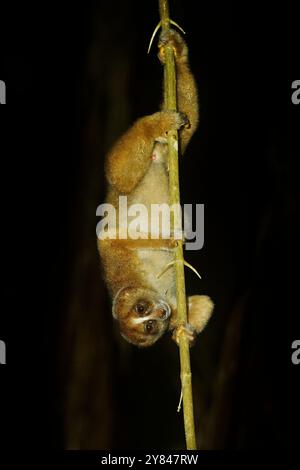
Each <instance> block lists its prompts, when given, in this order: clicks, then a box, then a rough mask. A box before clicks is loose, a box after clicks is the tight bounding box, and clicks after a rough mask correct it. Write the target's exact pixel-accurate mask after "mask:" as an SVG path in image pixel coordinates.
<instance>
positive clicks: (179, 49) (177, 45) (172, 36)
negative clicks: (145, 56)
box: [158, 29, 188, 64]
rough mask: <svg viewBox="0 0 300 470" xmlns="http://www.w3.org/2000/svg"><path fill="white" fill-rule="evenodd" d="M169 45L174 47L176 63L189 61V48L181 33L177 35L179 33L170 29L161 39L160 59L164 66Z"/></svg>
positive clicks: (162, 34)
mask: <svg viewBox="0 0 300 470" xmlns="http://www.w3.org/2000/svg"><path fill="white" fill-rule="evenodd" d="M169 44H170V45H171V46H172V47H173V50H174V55H175V59H176V61H181V62H184V61H187V59H188V48H187V45H186V43H185V41H184V39H183V38H182V37H181V36H180V34H179V33H177V31H175V30H174V29H170V30H169V31H163V32H162V33H161V34H160V37H159V42H158V49H159V51H158V58H159V60H160V61H161V63H162V64H164V63H165V47H166V45H169Z"/></svg>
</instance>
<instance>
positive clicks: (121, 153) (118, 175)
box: [105, 111, 186, 194]
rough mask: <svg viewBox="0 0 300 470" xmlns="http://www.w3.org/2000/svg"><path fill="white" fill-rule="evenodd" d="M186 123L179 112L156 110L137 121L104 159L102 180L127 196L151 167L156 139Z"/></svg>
mask: <svg viewBox="0 0 300 470" xmlns="http://www.w3.org/2000/svg"><path fill="white" fill-rule="evenodd" d="M185 123H186V117H185V116H184V115H183V114H182V113H176V112H174V111H160V112H158V113H155V114H152V115H151V116H145V117H143V118H141V119H139V120H138V121H137V122H136V123H135V124H134V125H133V126H132V127H131V128H130V129H129V130H128V131H127V132H125V134H124V135H123V136H122V137H121V138H120V139H119V140H118V141H117V143H116V144H115V145H114V146H113V148H112V150H111V151H110V152H109V154H108V155H107V159H106V168H105V170H106V177H107V180H108V182H109V183H110V184H111V185H112V186H114V187H115V188H116V189H117V190H118V191H119V192H121V193H124V194H128V193H130V192H131V191H132V190H133V189H134V188H135V186H136V185H137V184H138V183H139V181H140V180H141V179H142V177H143V176H144V174H145V173H146V171H147V170H148V168H149V166H150V164H151V151H152V149H153V145H154V142H155V140H156V139H158V138H159V137H165V136H166V135H167V132H168V131H169V130H171V129H180V127H181V126H183V125H184V124H185Z"/></svg>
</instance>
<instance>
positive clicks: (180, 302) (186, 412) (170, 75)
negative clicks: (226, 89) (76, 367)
mask: <svg viewBox="0 0 300 470" xmlns="http://www.w3.org/2000/svg"><path fill="white" fill-rule="evenodd" d="M159 11H160V18H161V27H162V30H163V31H166V30H169V28H170V15H169V5H168V0H159ZM164 53H165V67H164V107H165V109H167V110H172V111H176V110H177V96H176V68H175V58H174V52H173V49H172V47H171V46H168V45H166V47H165V48H164ZM168 149H169V198H170V205H171V206H172V205H173V204H176V205H177V204H180V189H179V170H178V133H177V131H171V132H169V133H168ZM173 229H174V232H175V233H177V231H178V233H182V221H181V214H180V212H177V211H174V217H173ZM174 267H175V273H176V296H177V312H178V319H179V324H180V325H181V324H182V325H184V324H185V323H186V322H187V308H186V293H185V278H184V257H183V240H182V239H181V240H178V246H177V247H176V248H175V263H174ZM179 352H180V369H181V373H180V376H181V387H182V401H183V419H184V430H185V439H186V446H187V449H188V450H195V449H196V448H197V447H196V436H195V423H194V409H193V395H192V374H191V364H190V348H189V342H188V339H187V338H186V336H184V335H180V337H179Z"/></svg>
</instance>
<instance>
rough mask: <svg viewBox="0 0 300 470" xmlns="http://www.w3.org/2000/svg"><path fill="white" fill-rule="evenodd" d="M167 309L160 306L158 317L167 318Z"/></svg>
mask: <svg viewBox="0 0 300 470" xmlns="http://www.w3.org/2000/svg"><path fill="white" fill-rule="evenodd" d="M168 313H169V312H168V310H167V309H166V308H165V307H162V308H161V309H160V313H159V317H160V318H161V319H162V320H165V318H167V315H168Z"/></svg>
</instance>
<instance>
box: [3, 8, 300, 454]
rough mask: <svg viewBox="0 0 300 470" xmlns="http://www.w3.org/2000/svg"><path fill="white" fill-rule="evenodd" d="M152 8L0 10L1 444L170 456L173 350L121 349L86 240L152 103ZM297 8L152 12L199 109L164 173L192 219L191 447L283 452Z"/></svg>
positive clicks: (292, 313)
mask: <svg viewBox="0 0 300 470" xmlns="http://www.w3.org/2000/svg"><path fill="white" fill-rule="evenodd" d="M157 4H158V2H156V1H153V2H138V1H137V0H128V1H121V0H116V1H114V2H104V1H101V0H99V1H86V2H78V3H77V4H76V5H75V4H73V3H71V2H70V3H68V4H66V3H62V2H43V3H40V4H39V3H35V4H33V3H31V2H25V3H21V2H20V3H19V4H17V3H14V2H11V3H10V7H8V6H1V9H2V12H1V51H0V52H1V55H0V79H1V80H4V81H5V82H6V86H7V105H6V106H1V113H0V115H1V128H0V129H1V130H0V135H1V144H0V148H1V150H0V155H1V221H2V224H1V268H2V281H1V286H2V302H1V317H0V339H1V340H4V341H5V342H6V346H7V365H6V366H1V369H0V379H1V385H0V386H1V389H0V392H1V399H0V400H1V403H0V413H1V417H0V427H1V433H2V439H1V444H2V445H3V448H6V449H7V448H8V447H9V446H15V447H17V448H25V447H30V448H33V449H35V448H36V449H39V448H40V449H45V450H48V451H49V450H53V449H62V448H68V449H91V448H92V449H149V450H150V449H157V450H159V449H161V450H163V449H183V448H184V435H183V425H182V415H181V414H177V413H176V408H177V404H178V400H179V396H180V383H179V357H178V351H177V348H176V346H175V344H173V342H171V340H170V337H168V336H166V337H165V338H164V339H163V340H161V341H160V342H159V343H157V344H156V345H155V346H154V347H153V348H151V349H149V350H141V351H140V350H137V349H135V348H134V347H131V346H130V345H128V344H125V342H124V341H123V340H122V339H121V338H120V337H119V334H118V332H117V330H116V328H115V326H114V325H113V322H112V318H111V313H110V301H109V299H108V297H107V294H106V291H105V286H104V285H103V282H102V280H101V273H100V267H99V260H98V254H97V250H96V235H95V227H96V223H97V218H96V216H95V211H96V207H97V205H98V204H99V203H101V202H102V201H103V198H104V194H105V183H104V177H103V161H104V155H105V153H106V151H107V150H108V148H109V146H110V145H111V144H112V143H113V141H114V140H115V139H116V138H117V137H118V136H119V135H120V133H121V132H122V131H124V130H125V129H126V128H128V126H130V124H131V123H132V122H133V121H134V120H135V119H136V118H138V117H140V116H142V115H145V114H151V113H152V112H155V111H156V110H157V109H158V107H159V103H160V98H161V81H162V73H161V67H160V64H159V63H158V60H157V59H156V52H155V47H154V48H153V50H152V52H151V53H150V55H147V54H146V50H147V46H148V42H149V39H150V37H151V34H152V31H153V29H154V27H155V25H156V24H157V22H158V8H157ZM295 5H296V2H294V4H293V3H292V2H285V3H284V8H283V5H282V4H281V5H280V7H276V6H275V4H273V3H271V2H265V3H264V6H262V5H261V3H260V2H247V3H244V4H243V9H241V7H238V6H237V5H235V4H233V3H232V2H221V1H217V2H208V1H206V2H204V1H203V2H192V1H183V0H181V1H176V2H175V1H170V10H171V17H172V18H173V19H174V20H175V21H177V22H178V23H179V24H180V25H182V27H183V28H184V29H185V30H186V32H187V35H186V40H187V42H188V45H189V49H190V63H191V68H192V70H193V72H194V74H195V77H196V80H197V83H198V87H199V99H200V106H201V123H200V127H199V130H198V131H197V133H196V134H195V136H194V137H193V139H192V142H191V144H190V145H189V147H188V149H187V152H186V155H185V157H184V158H183V159H182V160H181V166H180V172H181V186H182V202H191V203H204V204H205V246H204V248H203V250H201V251H200V252H196V253H192V252H189V253H187V259H188V260H189V261H190V262H192V264H193V265H194V266H196V267H197V269H199V271H200V273H201V274H202V277H203V280H202V281H201V282H200V283H199V281H198V280H197V278H196V277H194V276H192V275H191V274H190V273H189V272H187V276H186V279H187V290H188V292H189V293H197V292H198V291H199V290H201V292H203V293H207V294H209V295H210V296H211V297H212V299H213V300H214V301H215V305H216V307H215V314H214V317H213V319H212V320H211V322H210V324H209V326H208V327H207V329H206V330H205V331H204V332H203V334H202V335H201V337H200V338H199V340H198V343H197V344H196V346H195V347H194V348H193V349H192V350H191V360H192V371H193V386H194V407H195V416H196V427H197V440H198V445H199V447H200V448H201V449H274V450H275V449H277V450H278V449H295V448H297V447H298V446H299V442H300V431H299V429H300V404H299V396H300V384H299V376H300V365H299V366H295V365H293V364H292V362H291V353H292V349H291V344H292V342H293V341H294V340H295V339H299V338H300V328H299V307H298V304H299V301H298V295H299V286H298V279H299V274H298V271H299V264H298V263H297V261H296V257H297V254H298V240H299V236H298V233H297V230H296V226H297V219H298V207H299V206H298V204H297V193H298V186H299V173H298V171H297V169H298V165H297V163H298V160H299V156H300V155H299V154H300V152H299V150H300V141H299V129H300V126H299V125H300V105H299V106H294V105H293V104H292V102H291V83H292V82H293V81H294V80H296V79H299V78H300V76H299V68H300V67H299V50H298V51H297V45H298V43H299V41H298V43H297V41H296V38H297V33H298V30H299V20H298V23H297V14H296V12H295V10H294V6H295ZM196 7H197V10H196ZM298 18H299V17H298Z"/></svg>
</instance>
